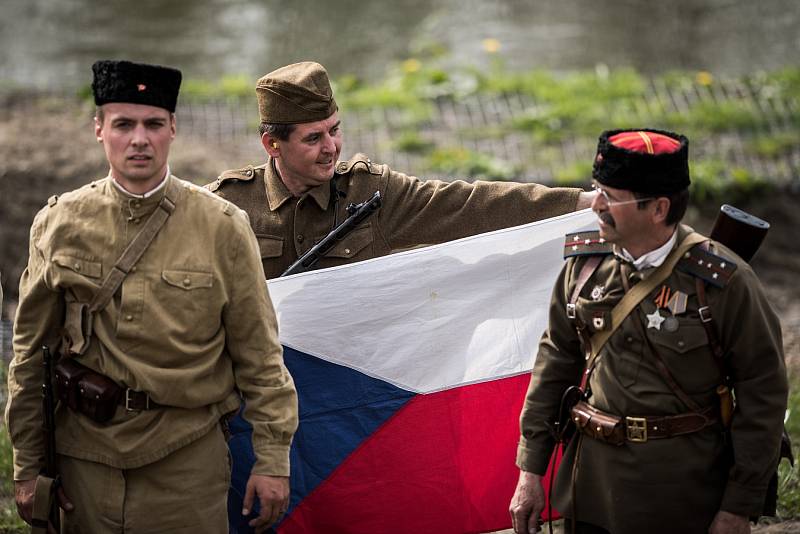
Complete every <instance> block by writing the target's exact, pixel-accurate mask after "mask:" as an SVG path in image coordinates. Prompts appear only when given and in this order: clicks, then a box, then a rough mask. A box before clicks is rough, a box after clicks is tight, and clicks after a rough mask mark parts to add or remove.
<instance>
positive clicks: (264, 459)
mask: <svg viewBox="0 0 800 534" xmlns="http://www.w3.org/2000/svg"><path fill="white" fill-rule="evenodd" d="M289 448H290V447H289V446H288V445H287V446H285V447H284V446H263V447H258V448H256V450H255V454H256V463H255V465H254V466H253V469H252V471H251V472H250V473H251V474H253V475H269V476H275V477H288V476H289Z"/></svg>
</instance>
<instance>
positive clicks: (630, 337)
mask: <svg viewBox="0 0 800 534" xmlns="http://www.w3.org/2000/svg"><path fill="white" fill-rule="evenodd" d="M625 341H627V342H628V343H633V336H628V337H626V338H625Z"/></svg>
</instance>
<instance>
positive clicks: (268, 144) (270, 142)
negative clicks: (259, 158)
mask: <svg viewBox="0 0 800 534" xmlns="http://www.w3.org/2000/svg"><path fill="white" fill-rule="evenodd" d="M261 144H262V145H263V147H264V150H266V151H267V154H269V155H270V157H271V158H273V159H276V158H280V157H281V141H280V139H278V138H277V137H274V136H272V135H270V134H268V133H265V134H263V135H262V136H261Z"/></svg>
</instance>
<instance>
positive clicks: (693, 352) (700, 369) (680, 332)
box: [648, 317, 720, 393]
mask: <svg viewBox="0 0 800 534" xmlns="http://www.w3.org/2000/svg"><path fill="white" fill-rule="evenodd" d="M648 336H649V338H650V341H651V342H652V343H653V348H655V350H657V351H658V353H659V355H660V356H661V357H662V358H663V359H664V361H665V363H666V364H667V366H668V367H669V370H670V372H671V373H672V374H673V376H675V379H676V380H677V381H678V382H679V383H680V385H681V387H683V388H684V389H685V390H686V391H687V392H690V393H702V392H705V391H708V390H709V389H712V388H714V387H716V385H717V384H718V383H719V380H720V371H719V367H718V366H717V364H716V362H715V361H714V356H713V354H712V353H711V349H710V347H709V344H708V335H707V334H706V330H705V328H704V327H703V325H702V324H700V321H699V319H696V318H688V317H687V318H680V319H678V328H677V329H676V330H675V331H672V332H670V331H667V330H665V329H664V328H661V329H660V330H655V329H648Z"/></svg>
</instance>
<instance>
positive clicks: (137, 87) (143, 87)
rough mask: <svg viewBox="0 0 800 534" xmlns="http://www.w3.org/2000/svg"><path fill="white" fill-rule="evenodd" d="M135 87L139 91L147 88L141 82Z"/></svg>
mask: <svg viewBox="0 0 800 534" xmlns="http://www.w3.org/2000/svg"><path fill="white" fill-rule="evenodd" d="M136 89H138V90H139V91H144V90H145V89H147V86H146V85H145V84H143V83H140V84H139V85H137V86H136Z"/></svg>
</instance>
